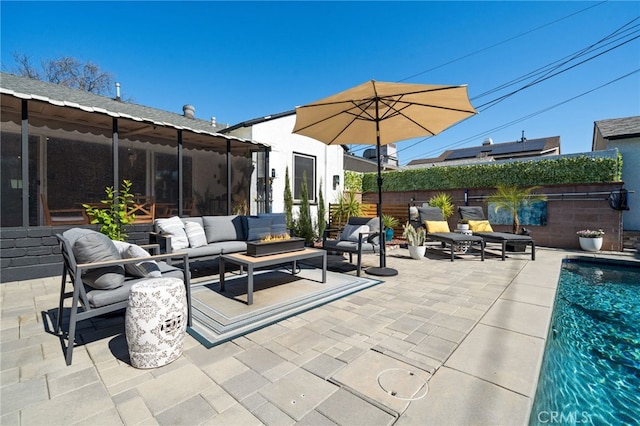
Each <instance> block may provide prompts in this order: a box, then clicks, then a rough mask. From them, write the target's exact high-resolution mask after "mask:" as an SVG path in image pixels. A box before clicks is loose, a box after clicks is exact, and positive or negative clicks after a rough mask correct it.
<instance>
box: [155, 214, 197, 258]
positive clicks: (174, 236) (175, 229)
mask: <svg viewBox="0 0 640 426" xmlns="http://www.w3.org/2000/svg"><path fill="white" fill-rule="evenodd" d="M156 228H158V231H160V233H161V234H163V235H168V236H170V237H171V248H172V249H173V250H174V251H176V250H181V249H184V248H187V247H189V239H188V238H187V233H186V232H185V231H184V222H182V219H180V218H179V217H178V216H173V217H170V218H168V219H156Z"/></svg>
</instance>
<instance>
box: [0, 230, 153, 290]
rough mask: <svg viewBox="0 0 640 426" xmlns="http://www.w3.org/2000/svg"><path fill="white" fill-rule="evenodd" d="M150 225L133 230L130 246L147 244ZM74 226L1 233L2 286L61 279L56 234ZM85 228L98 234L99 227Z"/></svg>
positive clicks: (3, 231) (1, 231) (0, 279)
mask: <svg viewBox="0 0 640 426" xmlns="http://www.w3.org/2000/svg"><path fill="white" fill-rule="evenodd" d="M151 226H152V225H151V224H139V225H133V226H131V227H130V228H129V229H128V230H127V232H128V234H129V239H128V241H129V242H132V243H135V244H147V243H148V242H149V231H151ZM72 227H73V226H68V227H64V226H55V227H52V226H38V227H29V228H2V229H0V282H11V281H20V280H28V279H33V278H42V277H51V276H55V275H62V255H61V254H60V247H59V246H58V239H57V238H56V234H59V233H62V232H64V231H66V230H67V229H69V228H72ZM82 227H83V228H88V229H94V230H96V231H97V230H98V227H97V226H94V225H87V226H82Z"/></svg>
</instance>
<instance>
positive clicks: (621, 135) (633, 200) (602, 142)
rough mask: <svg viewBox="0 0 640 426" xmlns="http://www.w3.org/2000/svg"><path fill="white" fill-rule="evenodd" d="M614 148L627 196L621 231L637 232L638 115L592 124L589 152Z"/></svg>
mask: <svg viewBox="0 0 640 426" xmlns="http://www.w3.org/2000/svg"><path fill="white" fill-rule="evenodd" d="M613 148H618V151H620V154H622V180H623V181H624V186H625V189H627V190H628V191H629V192H633V193H631V194H630V195H629V210H628V211H625V212H624V214H623V229H624V230H625V231H640V116H635V117H626V118H614V119H610V120H599V121H596V122H594V123H593V142H592V145H591V150H592V151H601V150H605V149H613Z"/></svg>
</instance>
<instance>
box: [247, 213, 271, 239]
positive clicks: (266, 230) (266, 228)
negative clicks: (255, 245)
mask: <svg viewBox="0 0 640 426" xmlns="http://www.w3.org/2000/svg"><path fill="white" fill-rule="evenodd" d="M247 227H248V229H249V232H248V234H249V236H248V237H247V241H259V240H261V239H263V238H265V237H268V236H269V235H270V234H271V219H267V218H259V217H248V218H247Z"/></svg>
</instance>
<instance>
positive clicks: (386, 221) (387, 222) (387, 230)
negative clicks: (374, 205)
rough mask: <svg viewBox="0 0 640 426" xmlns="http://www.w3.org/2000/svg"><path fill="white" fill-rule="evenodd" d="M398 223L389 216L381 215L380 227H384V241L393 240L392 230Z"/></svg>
mask: <svg viewBox="0 0 640 426" xmlns="http://www.w3.org/2000/svg"><path fill="white" fill-rule="evenodd" d="M399 223H400V222H399V221H398V219H396V218H395V217H393V216H391V215H389V214H383V215H382V226H383V227H384V236H385V241H391V240H392V239H393V229H394V228H395V227H396V226H398V224H399Z"/></svg>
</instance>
